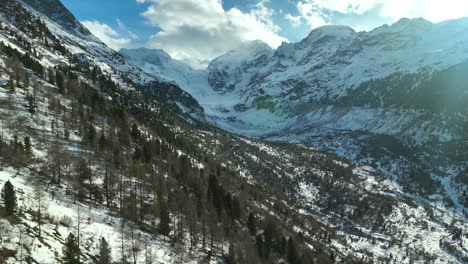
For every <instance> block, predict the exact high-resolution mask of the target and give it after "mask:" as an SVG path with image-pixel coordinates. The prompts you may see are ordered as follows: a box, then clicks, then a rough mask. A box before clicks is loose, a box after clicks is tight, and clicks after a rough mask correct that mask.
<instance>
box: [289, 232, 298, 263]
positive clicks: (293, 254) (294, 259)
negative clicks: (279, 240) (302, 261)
mask: <svg viewBox="0 0 468 264" xmlns="http://www.w3.org/2000/svg"><path fill="white" fill-rule="evenodd" d="M287 254H288V255H287V257H288V261H289V263H291V264H295V263H298V256H297V251H296V243H295V242H294V240H293V238H292V237H289V239H288V252H287Z"/></svg>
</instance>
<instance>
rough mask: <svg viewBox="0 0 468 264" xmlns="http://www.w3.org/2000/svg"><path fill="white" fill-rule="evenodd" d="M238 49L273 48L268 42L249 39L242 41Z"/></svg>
mask: <svg viewBox="0 0 468 264" xmlns="http://www.w3.org/2000/svg"><path fill="white" fill-rule="evenodd" d="M237 49H241V50H244V49H249V50H252V49H267V50H271V47H270V46H269V45H268V44H266V43H265V42H263V41H261V40H249V41H245V42H244V43H242V44H241V45H240V46H239V48H237Z"/></svg>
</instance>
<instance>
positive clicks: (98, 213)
mask: <svg viewBox="0 0 468 264" xmlns="http://www.w3.org/2000/svg"><path fill="white" fill-rule="evenodd" d="M40 3H41V2H39V1H34V2H33V1H17V0H0V25H1V26H0V119H1V120H0V121H1V133H0V135H1V136H0V168H1V170H0V188H1V189H4V188H5V186H6V183H7V182H8V181H9V182H10V183H12V184H13V186H14V188H15V190H16V196H17V206H16V207H15V210H14V211H13V213H11V212H10V211H9V210H8V208H7V204H6V203H5V199H4V198H3V196H2V198H1V199H0V232H1V235H0V239H1V244H0V262H2V263H3V262H5V263H18V262H29V263H57V262H59V263H60V262H62V261H63V260H64V256H65V254H64V251H63V249H64V248H65V245H66V244H67V243H66V242H67V241H69V240H68V239H67V237H68V238H69V234H70V233H71V234H75V235H76V236H77V237H78V239H77V240H76V242H75V243H76V244H77V245H78V247H79V248H80V253H79V254H78V255H79V256H78V258H79V260H80V262H81V263H93V262H94V260H96V258H97V257H98V256H99V255H100V252H99V251H100V250H99V247H100V244H99V242H100V239H101V238H105V239H106V240H107V241H108V242H109V245H110V246H111V249H112V254H111V256H112V258H113V259H114V260H117V261H119V262H122V263H126V262H128V261H131V262H133V263H151V262H156V263H158V262H159V263H201V262H202V263H219V262H221V261H222V262H224V263H285V262H286V263H376V262H384V263H427V262H430V263H464V262H466V261H467V258H466V256H467V251H466V248H468V246H467V242H468V240H467V233H466V215H463V212H462V211H461V210H459V208H460V207H458V208H450V207H448V206H447V202H443V198H444V197H443V196H435V195H434V193H435V192H434V191H431V192H430V193H429V195H428V196H430V197H428V198H429V199H425V198H423V197H421V196H418V195H414V193H416V192H417V190H418V189H417V188H418V185H414V183H415V182H416V181H415V180H414V179H416V180H417V179H422V180H421V182H426V179H427V175H426V174H424V173H425V171H423V173H420V171H417V170H416V168H413V169H412V170H413V171H414V173H413V174H411V176H412V177H414V179H412V180H411V181H409V184H407V185H402V184H400V182H398V181H395V180H394V179H392V178H391V177H389V174H382V173H381V170H383V168H385V167H386V166H385V165H386V164H385V163H384V158H382V157H387V156H391V157H392V158H394V159H392V160H391V161H392V162H393V161H395V160H398V161H399V163H395V162H393V163H392V167H394V168H395V171H394V172H395V173H396V172H398V171H399V169H401V168H400V167H399V164H404V165H405V164H407V166H410V165H411V164H414V160H415V159H417V157H412V156H411V155H412V154H411V153H412V151H414V149H411V150H408V149H407V147H406V146H405V145H401V144H400V141H398V140H395V138H394V137H392V136H388V135H387V136H386V135H377V134H372V133H371V132H361V131H356V130H342V129H341V130H340V128H336V127H334V126H333V125H332V124H331V123H330V122H329V121H327V120H325V119H323V122H322V123H321V124H320V125H317V126H315V127H314V126H312V125H311V124H312V123H307V124H309V125H311V127H310V128H308V131H303V130H299V128H298V127H300V126H301V123H300V122H296V123H295V124H296V126H297V127H294V126H293V121H294V118H295V117H294V116H292V115H291V118H288V119H287V120H288V121H287V122H290V125H291V126H290V127H289V129H291V130H294V131H295V132H294V133H295V134H294V133H292V132H291V133H290V134H284V133H282V131H286V130H277V129H276V128H275V126H272V127H271V130H269V131H267V130H265V131H267V132H269V134H266V133H259V132H260V131H259V130H258V129H257V128H258V127H260V126H264V127H266V126H268V125H271V123H270V124H268V122H270V119H264V117H263V116H258V114H264V116H267V117H268V116H270V117H272V118H277V117H276V116H278V113H277V112H276V111H271V109H270V106H271V104H270V101H269V100H263V101H258V102H257V104H258V107H251V106H249V105H248V103H247V101H246V102H245V103H244V105H239V103H238V101H236V100H234V99H235V98H236V96H238V95H237V94H236V91H237V90H236V89H237V88H236V87H233V88H232V87H229V89H228V90H226V91H225V90H224V88H223V87H224V86H223V85H221V84H220V85H219V87H218V88H216V89H217V90H214V89H213V88H212V87H211V86H210V82H211V81H210V79H212V77H213V76H212V75H210V74H209V72H207V71H192V70H191V69H190V68H188V67H186V66H184V65H182V64H180V63H179V62H174V61H171V60H170V58H169V57H168V56H167V54H165V53H163V52H161V51H155V52H154V54H153V55H152V54H151V53H153V52H152V51H149V50H140V51H123V52H122V53H125V54H124V55H120V54H118V53H115V52H113V51H112V50H110V49H109V48H107V47H106V46H105V45H104V44H102V43H101V42H100V41H98V40H97V39H96V38H95V37H93V36H92V35H89V34H87V33H86V32H81V31H80V30H75V29H77V28H80V27H81V26H80V25H79V24H77V23H78V22H76V20H75V19H72V17H70V15H69V12H68V11H67V10H64V9H63V8H62V9H61V10H58V11H57V10H56V9H55V8H53V10H50V9H49V7H48V6H41V5H40ZM47 3H50V1H47ZM55 3H56V4H57V5H56V6H58V7H60V5H59V3H58V2H57V1H55ZM43 12H46V13H43ZM69 25H72V26H70V27H69ZM242 49H244V51H243V52H242V51H234V52H233V53H234V55H233V54H231V56H230V59H229V63H232V64H231V65H244V64H245V63H248V61H249V58H250V57H252V56H253V57H258V58H259V61H260V60H262V59H261V57H262V56H263V55H265V54H267V53H271V50H269V49H268V48H266V47H265V46H264V45H263V44H262V43H260V42H253V43H248V44H246V45H245V46H244V47H242ZM236 52H240V53H239V54H244V55H245V56H247V57H245V56H244V57H241V56H237V55H236V54H235V53H236ZM255 54H258V55H259V56H256V55H255ZM232 55H233V56H232ZM226 56H228V57H229V54H228V55H226ZM130 57H132V59H131V60H130V59H129V58H130ZM145 63H148V64H146V65H141V64H145ZM155 63H156V64H155ZM219 63H220V64H219V65H222V62H219ZM137 66H141V69H140V68H139V67H137ZM162 66H164V67H166V68H163V67H162ZM171 67H173V68H172V69H171ZM156 70H157V72H154V71H156ZM145 71H148V72H145ZM181 71H188V73H187V74H179V73H180V72H181ZM171 74H172V75H171ZM236 74H241V75H243V74H245V75H248V74H250V72H247V73H239V72H237V73H236ZM226 78H228V77H226ZM192 84H194V85H192ZM179 87H181V88H182V89H181V88H179ZM184 90H185V91H184ZM188 92H190V93H191V94H192V96H191V95H189V93H188ZM195 99H196V100H195ZM232 100H234V101H232ZM228 101H230V102H231V104H230V105H227V106H225V107H224V108H220V104H222V103H225V102H228ZM201 107H203V108H204V110H205V113H204V112H203V109H202V108H201ZM230 107H232V109H234V110H229V108H230ZM327 108H329V107H327ZM267 109H269V110H267ZM358 110H359V109H358ZM397 110H398V109H397ZM397 110H395V111H397ZM305 112H306V113H312V112H309V111H305ZM238 113H244V115H245V117H249V119H248V121H249V122H253V121H254V120H255V119H254V118H256V121H255V122H256V123H255V124H247V125H245V126H244V128H249V129H248V130H247V129H246V130H244V131H248V133H252V134H254V132H255V134H256V135H257V136H262V135H263V136H268V138H270V139H277V140H286V139H287V140H288V141H296V142H307V140H310V139H314V140H315V141H310V142H309V143H310V144H311V145H312V144H317V145H318V144H319V142H320V144H322V146H323V149H329V150H333V151H334V152H339V151H340V150H341V151H343V152H342V153H340V154H341V155H335V154H330V153H329V152H326V151H323V150H320V149H317V148H311V147H310V146H307V145H303V144H290V143H274V142H268V141H264V140H260V139H252V138H248V137H242V136H238V135H235V134H231V133H229V132H226V131H225V130H222V129H219V128H217V127H215V126H212V125H210V124H209V123H206V122H205V121H206V120H208V121H211V122H213V123H215V124H221V125H223V127H226V128H229V129H231V130H233V131H242V129H243V127H242V125H243V124H242V123H239V121H238V120H237V119H235V118H236V116H237V115H238ZM319 114H326V111H322V112H321V113H317V115H319ZM371 114H372V112H371V113H370V114H369V115H370V116H371ZM384 114H385V111H384V110H382V115H384ZM223 115H224V116H223ZM233 115H234V116H233ZM248 115H250V116H248ZM343 116H344V115H343ZM223 117H226V119H224V118H223ZM303 117H304V122H310V121H309V120H308V119H307V118H306V117H307V116H303ZM205 118H206V119H205ZM282 118H284V120H286V118H285V116H283V117H282ZM296 118H298V121H300V119H299V118H300V117H296ZM200 120H201V122H200ZM262 122H263V123H262ZM453 122H456V120H454V121H453ZM335 125H336V126H338V125H339V123H335ZM256 129H257V130H256ZM300 131H302V132H303V133H304V137H303V138H301V137H299V136H298V135H301V134H300V133H299V132H300ZM273 132H278V133H277V134H274V133H273ZM280 132H281V133H280ZM246 133H247V132H246ZM287 136H290V138H286V137H287ZM382 143H385V146H384V147H383V148H382V149H366V147H369V146H374V145H375V146H380V145H379V144H382ZM424 147H425V145H424V144H422V145H420V148H424ZM455 147H458V148H460V149H461V148H462V147H463V146H455ZM363 150H365V151H364V153H362V154H361V152H359V151H363ZM422 152H423V150H421V153H422ZM395 153H404V154H405V155H407V157H410V158H413V159H409V158H406V156H403V157H400V156H397V155H396V154H395ZM427 153H430V152H427ZM444 153H446V152H441V155H440V158H441V159H442V158H443V157H444V155H442V154H444ZM461 153H463V152H462V151H461ZM353 155H354V156H353ZM359 155H362V156H359ZM365 155H368V156H372V157H373V158H374V160H375V161H376V162H375V164H374V165H376V166H375V167H377V168H380V171H379V170H376V169H374V168H372V167H369V166H364V165H363V164H360V163H356V162H353V161H352V160H349V159H346V158H343V156H347V157H352V158H353V160H365V159H366V158H365V157H368V156H365ZM453 155H454V156H455V157H457V155H461V154H460V153H454V154H453ZM450 158H451V159H450V163H449V162H448V161H447V163H446V164H453V163H451V162H452V161H453V159H452V157H450ZM372 161H373V160H366V162H368V163H372ZM428 161H429V160H428ZM463 161H466V159H465V160H464V159H461V162H463ZM444 164H445V163H444ZM441 168H442V167H441ZM390 172H391V171H390ZM460 179H461V181H463V179H464V178H462V177H461V178H460ZM455 180H456V179H455ZM445 184H446V185H444V186H446V187H447V188H451V186H453V185H451V184H450V182H448V181H446V182H445ZM431 186H433V185H429V186H428V187H427V188H429V187H431ZM434 186H438V185H434ZM458 186H462V187H463V186H465V185H461V184H460V185H458ZM408 187H414V188H415V189H416V190H410V192H409V191H408V190H407V188H408ZM429 190H430V189H429ZM447 190H450V189H447ZM454 195H458V191H457V192H454ZM453 198H457V197H453ZM454 200H456V199H454ZM448 201H450V200H448Z"/></svg>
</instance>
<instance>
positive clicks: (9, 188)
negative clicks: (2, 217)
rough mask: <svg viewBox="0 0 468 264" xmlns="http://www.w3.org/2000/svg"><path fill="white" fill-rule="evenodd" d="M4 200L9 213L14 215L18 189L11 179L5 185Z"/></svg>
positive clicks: (3, 190)
mask: <svg viewBox="0 0 468 264" xmlns="http://www.w3.org/2000/svg"><path fill="white" fill-rule="evenodd" d="M2 200H3V204H4V205H5V210H6V212H7V214H8V215H13V214H14V213H15V211H16V191H15V188H14V187H13V184H11V182H10V181H9V180H8V181H7V182H6V183H5V185H4V186H3V189H2Z"/></svg>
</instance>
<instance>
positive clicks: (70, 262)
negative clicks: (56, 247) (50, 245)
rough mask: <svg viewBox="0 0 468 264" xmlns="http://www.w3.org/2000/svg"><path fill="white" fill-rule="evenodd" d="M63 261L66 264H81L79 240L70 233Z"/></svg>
mask: <svg viewBox="0 0 468 264" xmlns="http://www.w3.org/2000/svg"><path fill="white" fill-rule="evenodd" d="M62 261H63V263H64V264H80V263H81V262H80V248H79V246H78V242H77V238H76V237H75V235H73V233H70V234H69V235H68V237H67V241H66V242H65V246H64V247H63V257H62Z"/></svg>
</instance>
